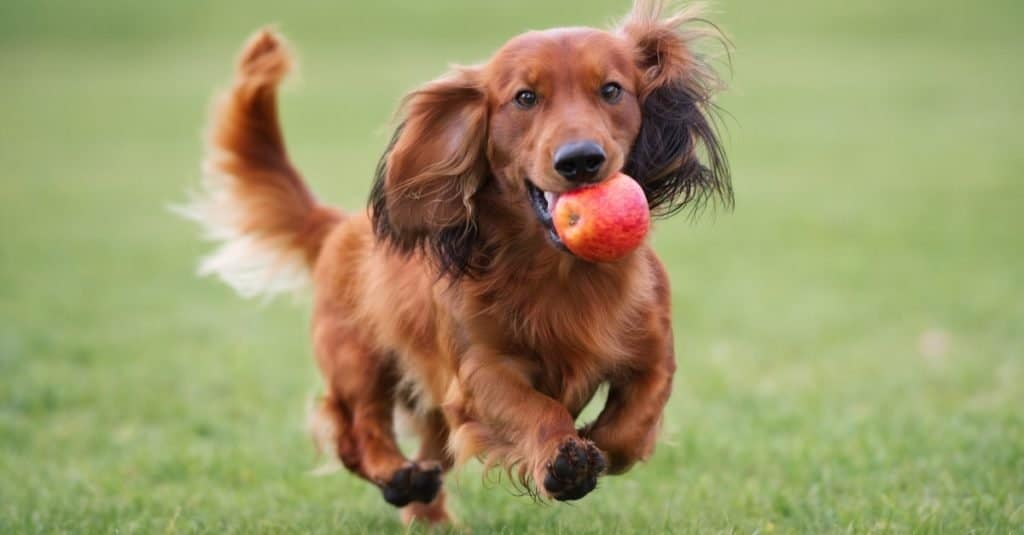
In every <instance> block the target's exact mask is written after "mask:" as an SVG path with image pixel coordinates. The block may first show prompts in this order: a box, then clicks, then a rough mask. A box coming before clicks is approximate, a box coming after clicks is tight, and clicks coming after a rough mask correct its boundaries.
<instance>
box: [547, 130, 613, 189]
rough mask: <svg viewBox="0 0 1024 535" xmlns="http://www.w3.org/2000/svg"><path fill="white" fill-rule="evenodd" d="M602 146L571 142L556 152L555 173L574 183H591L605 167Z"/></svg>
mask: <svg viewBox="0 0 1024 535" xmlns="http://www.w3.org/2000/svg"><path fill="white" fill-rule="evenodd" d="M604 160H605V155H604V149H602V148H601V145H598V144H597V143H595V142H593V141H589V140H587V141H570V142H569V143H566V144H565V145H562V146H561V147H558V150H556V151H555V171H558V174H560V175H562V176H563V177H565V179H566V180H571V181H573V182H590V181H592V180H594V177H596V176H597V172H598V171H600V170H601V166H602V165H604Z"/></svg>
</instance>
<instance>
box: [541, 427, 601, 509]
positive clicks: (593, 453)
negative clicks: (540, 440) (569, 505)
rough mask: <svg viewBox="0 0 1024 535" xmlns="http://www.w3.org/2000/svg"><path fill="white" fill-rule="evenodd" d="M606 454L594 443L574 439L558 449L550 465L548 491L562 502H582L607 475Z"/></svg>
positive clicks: (546, 477)
mask: <svg viewBox="0 0 1024 535" xmlns="http://www.w3.org/2000/svg"><path fill="white" fill-rule="evenodd" d="M604 469H605V460H604V454H602V453H601V450H599V449H597V447H595V446H594V445H593V444H592V443H590V442H579V441H576V440H570V441H568V442H566V443H565V444H562V446H561V447H559V448H558V455H556V456H555V459H554V460H553V461H551V463H550V464H549V465H548V473H547V475H546V476H545V477H544V490H546V491H547V492H548V494H549V495H550V496H551V497H552V498H554V499H556V500H559V501H568V500H578V499H580V498H582V497H584V496H586V495H587V494H589V493H590V491H592V490H594V488H596V487H597V477H598V476H599V475H601V473H602V472H604Z"/></svg>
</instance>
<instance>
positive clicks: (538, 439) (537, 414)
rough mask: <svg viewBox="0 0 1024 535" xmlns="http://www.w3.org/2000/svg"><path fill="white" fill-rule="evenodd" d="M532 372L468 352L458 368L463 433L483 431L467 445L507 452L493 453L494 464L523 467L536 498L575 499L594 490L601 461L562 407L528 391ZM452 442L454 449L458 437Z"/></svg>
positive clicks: (499, 357) (506, 359)
mask: <svg viewBox="0 0 1024 535" xmlns="http://www.w3.org/2000/svg"><path fill="white" fill-rule="evenodd" d="M534 372H535V370H532V369H531V365H530V363H529V362H528V361H526V360H525V359H517V358H516V357H513V356H509V355H503V354H501V353H500V352H497V351H494V350H492V349H490V348H486V347H474V348H471V349H470V350H469V351H468V352H467V353H466V355H465V358H464V359H463V360H462V363H461V364H460V366H459V382H460V384H461V390H462V392H463V394H462V395H463V397H464V399H463V400H462V401H461V403H459V405H460V406H461V407H460V409H461V411H462V412H463V414H465V415H466V418H464V421H466V422H468V423H467V424H466V425H464V426H463V431H464V432H469V433H471V432H472V429H473V428H474V426H476V429H478V430H481V431H483V432H482V433H481V434H482V435H484V437H478V438H475V439H468V440H480V441H482V442H484V443H483V444H476V445H475V448H477V449H483V450H484V451H482V452H480V453H483V454H485V455H487V454H491V455H493V454H494V453H495V451H487V449H488V448H492V449H493V448H495V446H496V445H497V444H501V445H500V446H497V447H498V449H505V450H507V451H500V452H499V455H500V456H501V457H504V458H503V459H499V460H501V461H503V462H506V463H508V462H521V463H523V465H522V466H523V468H524V469H525V470H524V471H523V472H522V473H523V474H526V475H529V476H532V478H533V482H534V485H535V486H536V489H537V491H538V492H539V493H541V494H542V495H546V496H549V497H551V498H554V499H556V500H578V499H580V498H582V497H583V496H586V495H587V494H588V493H589V492H590V491H592V490H594V488H595V487H596V486H597V477H598V476H599V475H600V474H601V473H602V472H604V469H605V464H606V463H605V459H604V456H603V455H602V454H601V451H600V450H599V449H597V448H596V447H595V446H594V443H593V442H591V441H589V440H586V439H582V438H580V437H579V435H578V434H577V432H576V428H575V425H574V422H573V418H572V416H571V415H570V414H569V411H568V410H567V409H566V408H565V406H564V405H562V404H561V403H559V402H558V401H556V400H555V399H553V398H551V397H549V396H546V395H544V394H542V393H541V392H538V391H537V390H536V389H535V388H534V386H533V384H532V381H531V379H530V377H531V376H533V375H534ZM458 433H459V431H457V434H458ZM495 439H497V441H496V440H495ZM455 442H456V447H460V446H459V445H458V437H457V438H456V441H455ZM496 443H497V444H496ZM463 446H467V445H463ZM468 447H470V448H474V446H468Z"/></svg>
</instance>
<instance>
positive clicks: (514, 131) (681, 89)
mask: <svg viewBox="0 0 1024 535" xmlns="http://www.w3.org/2000/svg"><path fill="white" fill-rule="evenodd" d="M655 6H656V3H652V4H648V3H646V2H638V4H637V6H635V7H634V10H633V12H632V13H631V14H630V16H629V17H627V19H626V21H625V22H624V23H623V24H622V26H620V27H619V28H617V29H616V30H614V31H602V30H597V29H592V28H561V29H555V30H548V31H542V32H529V33H526V34H523V35H520V36H518V37H515V38H513V39H511V40H509V41H508V42H507V43H506V44H505V45H504V46H503V47H502V48H501V49H499V50H498V52H497V53H495V55H494V56H493V57H492V58H491V59H490V60H489V61H488V62H486V63H485V64H483V65H480V66H475V67H461V68H455V69H453V70H452V72H450V73H449V74H448V75H446V76H445V77H442V78H440V79H438V80H435V81H433V82H430V83H428V84H426V85H424V86H423V87H421V88H419V89H417V90H416V91H413V92H412V93H411V94H410V95H409V96H408V97H406V100H405V102H404V112H405V113H404V122H403V123H402V125H401V126H400V127H399V129H398V131H397V132H396V134H395V137H394V138H393V140H392V144H391V146H390V147H389V149H388V151H387V152H386V153H385V155H384V157H383V158H382V159H381V165H380V166H379V168H378V176H377V181H376V183H375V185H374V191H373V193H372V194H371V205H372V217H373V220H374V227H375V230H376V232H377V234H378V236H380V237H381V238H383V239H385V240H387V241H390V242H391V243H393V244H395V245H397V246H398V247H399V248H400V249H403V250H412V249H415V248H418V247H424V248H425V249H426V250H427V251H428V252H430V253H432V256H434V257H435V259H436V260H438V261H439V264H440V266H441V267H442V269H443V270H444V271H447V272H449V273H451V274H456V275H461V274H466V273H467V272H472V267H471V266H470V259H471V256H472V254H473V252H474V251H475V248H476V245H477V244H478V242H479V240H480V236H478V234H477V232H478V230H479V227H478V225H477V221H478V217H479V214H480V212H481V211H482V210H483V211H487V210H488V208H493V207H487V206H479V202H480V201H479V199H480V198H481V197H482V196H481V195H478V194H479V193H480V192H481V190H482V189H483V188H492V189H493V190H496V191H497V193H498V195H497V196H495V195H488V196H487V198H488V199H490V200H489V201H488V202H492V203H493V202H495V201H494V199H495V198H496V197H497V198H500V199H501V202H502V203H503V204H504V205H506V206H504V207H502V208H506V207H508V206H511V207H512V208H513V209H512V210H503V213H512V214H516V215H515V217H517V218H527V219H528V221H524V220H519V221H514V222H510V223H509V224H510V225H514V228H531V227H532V228H535V229H538V230H544V231H545V232H536V233H529V234H530V235H536V236H545V235H546V236H547V238H546V239H547V240H548V241H550V242H551V245H552V246H555V247H558V246H560V242H559V240H558V236H557V235H556V234H555V232H554V231H553V229H552V226H551V215H550V213H549V206H551V205H552V203H553V201H554V199H555V198H556V197H557V195H558V194H560V193H562V192H565V191H568V190H570V189H572V188H575V187H578V186H580V185H582V184H586V183H595V182H600V181H602V180H604V179H605V178H607V177H608V176H610V175H612V174H613V173H615V172H617V171H624V172H626V173H627V174H628V175H630V176H632V177H633V178H634V179H636V180H637V181H638V182H639V183H640V185H641V186H642V187H643V188H644V191H645V193H646V194H647V198H648V203H649V205H650V206H651V209H652V211H654V212H656V213H657V214H667V213H672V212H674V211H676V210H677V209H679V208H681V207H682V206H684V205H686V204H689V203H691V202H692V201H697V204H700V201H701V200H703V199H705V198H707V197H708V196H710V195H714V194H718V195H720V196H721V197H722V198H724V199H726V200H727V201H728V200H729V199H730V194H731V190H730V188H729V183H728V170H727V166H726V163H725V158H724V155H723V154H722V151H721V148H720V146H719V144H718V141H717V138H716V136H715V130H714V128H713V124H712V122H711V121H710V119H709V117H708V107H709V98H710V96H711V93H712V92H713V90H714V88H715V81H716V78H715V77H714V75H713V73H712V72H711V71H710V69H709V68H708V67H707V65H706V64H704V63H703V62H702V61H701V60H700V58H699V57H698V56H697V55H696V54H695V53H694V52H693V51H692V49H691V46H692V44H693V42H694V41H696V40H697V39H699V38H700V37H702V36H705V35H708V34H713V33H714V32H711V31H704V32H702V31H694V30H688V29H685V26H686V25H687V23H689V22H692V20H693V18H694V16H695V12H686V11H684V12H682V13H679V14H677V15H675V16H673V17H670V18H668V19H665V20H660V19H659V18H658V13H657V8H656V7H655ZM698 147H703V149H704V155H703V157H702V155H701V154H700V153H699V150H698ZM702 159H703V162H702ZM541 239H544V238H541ZM563 249H564V248H563ZM566 254H569V253H568V252H566Z"/></svg>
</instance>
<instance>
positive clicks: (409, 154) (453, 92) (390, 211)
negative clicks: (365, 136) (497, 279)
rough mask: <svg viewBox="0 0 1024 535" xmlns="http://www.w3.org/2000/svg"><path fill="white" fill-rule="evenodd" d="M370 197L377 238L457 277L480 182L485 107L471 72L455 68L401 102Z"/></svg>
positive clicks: (469, 244)
mask: <svg viewBox="0 0 1024 535" xmlns="http://www.w3.org/2000/svg"><path fill="white" fill-rule="evenodd" d="M401 114H402V122H401V124H400V126H399V127H398V129H397V130H396V131H395V134H394V137H393V138H392V140H391V145H390V146H389V147H388V149H387V151H386V152H385V153H384V155H383V156H382V157H381V160H380V163H379V164H378V167H377V177H376V181H375V183H374V186H373V191H372V193H371V195H370V205H371V210H372V218H373V226H374V230H375V232H376V233H377V236H378V237H379V238H382V239H384V240H386V241H387V242H389V243H391V244H392V245H394V246H396V247H397V248H398V249H399V250H402V251H404V252H411V251H413V250H416V249H422V250H424V251H426V252H427V253H428V254H429V255H430V256H431V257H432V258H433V260H435V261H436V262H437V264H438V267H439V268H440V270H441V273H442V274H453V275H464V274H466V273H467V272H468V271H469V263H470V260H471V256H472V254H473V251H474V249H475V246H476V242H477V228H476V223H475V218H476V214H475V213H474V199H473V196H474V194H475V193H476V192H477V191H478V190H479V188H480V186H481V185H482V183H483V181H484V180H486V179H487V176H488V172H487V160H486V157H485V146H486V135H487V104H486V97H485V93H484V91H483V89H482V88H481V86H480V80H479V71H478V69H476V68H470V67H456V68H454V69H453V70H452V71H451V72H450V73H449V74H448V75H446V76H444V77H442V78H439V79H437V80H434V81H432V82H429V83H427V84H426V85H424V86H423V87H420V88H419V89H416V90H415V91H413V92H412V93H410V94H409V95H407V96H406V98H405V100H404V101H403V104H402V109H401Z"/></svg>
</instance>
